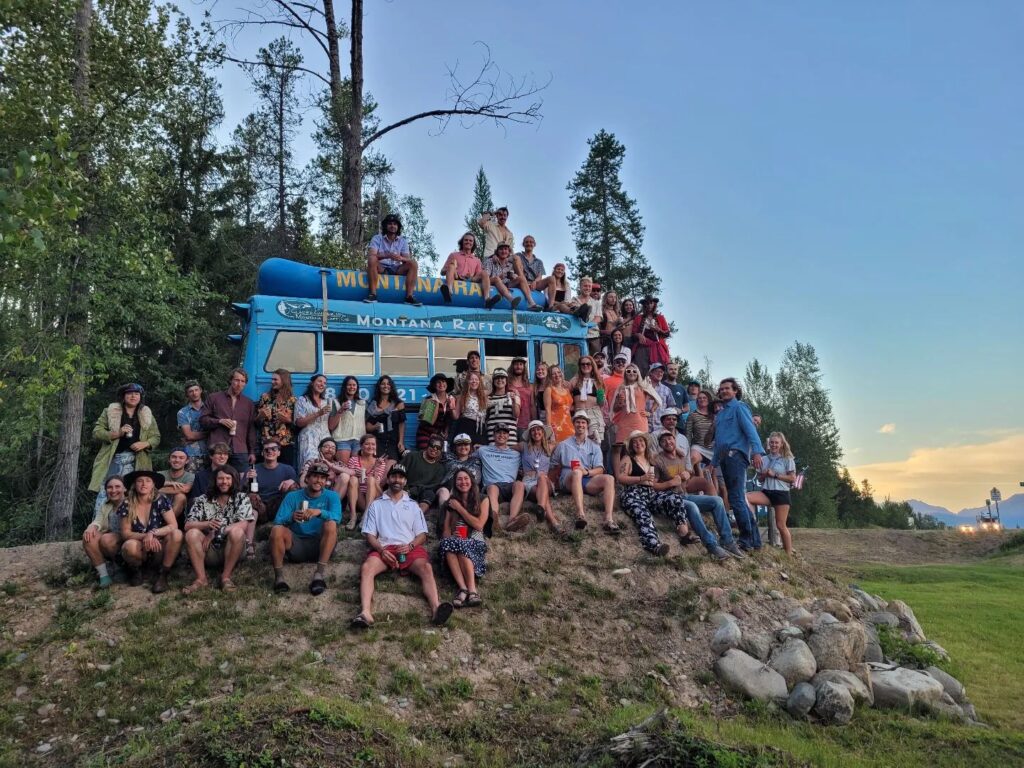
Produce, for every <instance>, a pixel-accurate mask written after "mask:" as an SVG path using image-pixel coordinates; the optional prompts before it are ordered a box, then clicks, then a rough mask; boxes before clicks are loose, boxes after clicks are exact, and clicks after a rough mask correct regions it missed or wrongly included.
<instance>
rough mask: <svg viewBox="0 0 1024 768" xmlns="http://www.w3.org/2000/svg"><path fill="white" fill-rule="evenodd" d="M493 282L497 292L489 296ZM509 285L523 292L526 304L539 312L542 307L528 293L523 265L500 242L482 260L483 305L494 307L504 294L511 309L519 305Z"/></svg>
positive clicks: (507, 247) (528, 287) (489, 307)
mask: <svg viewBox="0 0 1024 768" xmlns="http://www.w3.org/2000/svg"><path fill="white" fill-rule="evenodd" d="M492 283H493V284H494V287H495V289H496V290H497V293H496V294H495V295H494V296H491V295H490V294H491V284H492ZM510 285H513V286H515V287H516V288H518V289H519V290H520V291H522V292H523V296H524V297H525V298H526V303H527V306H529V308H530V310H531V311H533V312H540V311H541V310H542V309H543V307H541V306H540V304H537V303H536V302H535V301H534V300H533V294H532V293H530V284H529V283H528V282H527V281H526V278H525V277H524V276H523V266H522V264H520V263H519V262H518V261H517V260H516V259H513V258H512V249H511V248H510V247H509V246H507V245H505V244H504V243H501V244H499V245H498V248H497V250H496V251H495V252H494V254H493V255H492V256H491V257H490V258H489V259H487V261H485V262H484V307H486V308H487V309H494V306H495V305H496V304H497V303H498V302H499V301H501V297H502V296H504V297H505V298H506V299H508V300H509V302H510V303H511V304H512V309H515V308H516V307H518V306H519V302H520V301H521V299H520V298H519V297H518V296H516V297H513V296H512V291H510V290H509V287H508V286H510Z"/></svg>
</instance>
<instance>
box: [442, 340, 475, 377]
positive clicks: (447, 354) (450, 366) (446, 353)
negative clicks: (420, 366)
mask: <svg viewBox="0 0 1024 768" xmlns="http://www.w3.org/2000/svg"><path fill="white" fill-rule="evenodd" d="M472 351H476V352H480V340H479V339H452V338H447V337H438V338H436V339H434V373H443V374H446V375H447V374H454V373H455V363H456V362H457V361H459V360H465V359H466V355H468V354H469V353H470V352H472Z"/></svg>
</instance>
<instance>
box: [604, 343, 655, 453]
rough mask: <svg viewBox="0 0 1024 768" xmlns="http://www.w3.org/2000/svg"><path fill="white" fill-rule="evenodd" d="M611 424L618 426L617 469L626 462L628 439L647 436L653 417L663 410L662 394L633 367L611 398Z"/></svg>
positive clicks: (623, 374) (616, 432)
mask: <svg viewBox="0 0 1024 768" xmlns="http://www.w3.org/2000/svg"><path fill="white" fill-rule="evenodd" d="M611 403H612V405H611V411H610V415H611V420H612V423H613V424H614V425H615V442H614V453H615V456H614V464H613V465H614V466H617V465H618V463H619V461H620V460H621V458H622V451H623V446H624V445H625V441H626V437H627V436H628V435H630V434H632V433H633V432H647V431H648V426H649V419H650V417H651V414H652V413H653V412H654V411H656V410H657V409H658V408H661V406H662V402H661V398H660V397H659V396H658V393H657V392H655V391H654V389H653V388H652V387H651V385H650V384H649V383H647V382H646V381H644V380H643V379H642V378H641V377H640V369H639V368H638V367H637V366H635V365H633V364H632V363H630V364H629V365H627V366H626V370H625V371H623V373H622V384H620V385H619V386H618V387H617V388H616V390H615V392H614V393H612V395H611Z"/></svg>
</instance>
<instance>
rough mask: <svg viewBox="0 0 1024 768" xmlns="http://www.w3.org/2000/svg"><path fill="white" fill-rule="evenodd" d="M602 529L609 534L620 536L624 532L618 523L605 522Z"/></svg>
mask: <svg viewBox="0 0 1024 768" xmlns="http://www.w3.org/2000/svg"><path fill="white" fill-rule="evenodd" d="M601 530H603V531H604V532H605V533H607V534H608V535H609V536H618V535H619V534H621V533H622V529H621V528H619V526H618V524H617V523H605V524H604V525H602V526H601Z"/></svg>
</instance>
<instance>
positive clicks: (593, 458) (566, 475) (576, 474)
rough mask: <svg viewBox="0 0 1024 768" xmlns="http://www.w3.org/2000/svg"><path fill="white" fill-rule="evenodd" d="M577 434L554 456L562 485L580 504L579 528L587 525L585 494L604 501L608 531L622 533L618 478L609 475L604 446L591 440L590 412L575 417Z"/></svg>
mask: <svg viewBox="0 0 1024 768" xmlns="http://www.w3.org/2000/svg"><path fill="white" fill-rule="evenodd" d="M572 425H573V430H574V433H573V434H572V435H571V436H570V437H569V438H567V439H566V440H563V441H562V442H560V443H559V444H558V445H557V446H556V448H555V452H554V454H553V455H552V457H551V463H552V465H553V467H554V468H557V469H558V470H560V473H559V484H560V485H561V486H562V489H563V490H565V491H568V492H569V493H570V494H572V500H573V503H574V505H575V507H576V528H578V529H582V528H586V527H587V517H586V512H585V510H584V508H583V495H584V494H586V495H588V496H598V495H600V496H601V498H602V500H603V501H604V525H603V528H604V532H605V533H607V534H609V535H612V536H618V535H619V534H620V533H622V530H621V529H620V528H619V524H618V523H616V522H615V517H614V516H613V512H614V509H615V478H614V477H612V476H611V475H608V474H605V471H604V457H603V456H602V455H601V446H599V445H598V444H597V443H595V442H594V441H593V440H591V439H590V438H589V437H588V436H587V433H588V432H589V430H590V417H589V416H588V415H587V414H586V411H579V412H578V413H577V414H576V415H574V416H573V417H572Z"/></svg>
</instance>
